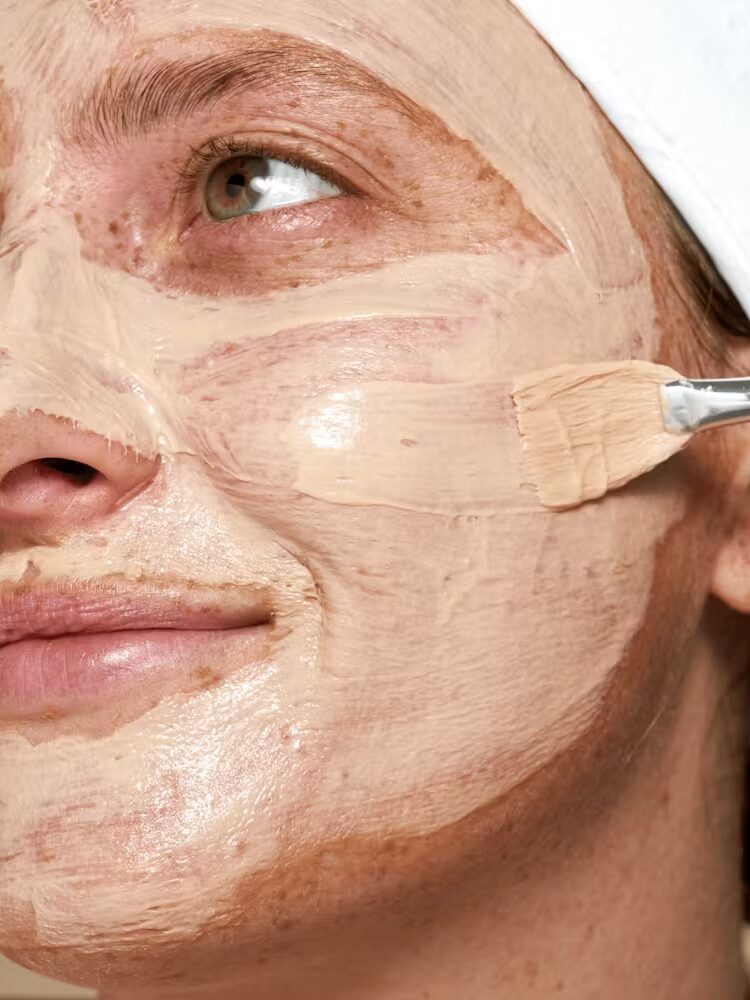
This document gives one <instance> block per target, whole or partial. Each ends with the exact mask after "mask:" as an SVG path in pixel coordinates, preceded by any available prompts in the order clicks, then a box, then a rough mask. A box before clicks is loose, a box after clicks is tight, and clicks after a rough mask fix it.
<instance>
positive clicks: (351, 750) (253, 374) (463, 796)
mask: <svg viewBox="0 0 750 1000" xmlns="http://www.w3.org/2000/svg"><path fill="white" fill-rule="evenodd" d="M485 335H486V331H485V330H484V328H483V327H482V326H481V325H480V324H479V323H478V322H475V321H472V320H468V319H467V320H439V321H425V320H418V321H417V320H413V321H409V320H403V319H401V320H380V321H377V322H374V321H368V322H358V323H352V322H347V323H343V322H342V323H332V324H327V325H321V326H315V327H309V328H303V329H295V330H293V331H289V332H288V333H281V334H277V335H275V336H274V337H271V338H266V339H265V340H260V341H257V340H256V341H248V342H246V343H235V344H225V345H224V346H223V347H221V348H220V349H217V350H216V351H214V352H213V353H212V354H210V355H206V356H203V357H200V358H196V359H194V360H193V361H192V362H191V363H190V364H189V365H186V366H183V367H182V368H181V369H180V371H179V372H178V373H173V375H172V377H174V378H176V380H177V382H178V391H179V392H180V393H181V394H182V395H183V396H186V397H187V398H188V399H189V403H190V407H189V411H190V417H189V421H190V428H189V433H190V436H191V438H192V440H193V441H195V442H198V443H199V455H200V457H201V458H202V459H203V460H204V461H205V462H206V465H207V468H208V469H209V474H210V476H211V477H212V479H213V482H214V484H215V485H216V486H217V488H218V489H219V490H220V491H221V492H222V493H224V494H225V495H226V496H228V497H229V498H230V499H231V500H232V502H233V503H234V504H235V505H236V506H237V507H238V508H239V509H240V510H241V511H242V513H243V514H244V515H246V516H248V517H251V518H253V519H255V520H258V521H259V522H260V523H261V524H263V525H264V526H265V527H267V528H269V529H270V530H271V531H272V532H273V533H274V534H275V536H276V537H277V538H278V539H279V541H280V543H281V545H282V546H283V547H285V548H288V549H289V551H292V552H294V554H295V555H297V556H298V558H300V560H301V561H303V562H304V563H305V565H306V566H307V567H308V568H309V570H310V573H311V575H312V578H313V580H314V581H315V586H316V591H317V593H318V597H319V600H320V604H321V623H322V624H321V627H322V636H321V639H320V643H319V644H318V645H317V646H316V649H315V658H316V673H317V675H318V678H319V682H316V683H318V687H317V689H316V700H317V703H318V712H319V717H318V720H317V725H318V726H319V729H320V731H325V732H326V733H327V739H326V747H325V751H324V754H325V756H326V757H327V758H328V759H329V761H330V762H331V765H332V766H330V767H328V768H322V769H321V772H320V774H321V777H320V779H319V780H320V781H321V782H322V783H323V785H325V784H326V782H330V786H331V787H330V788H329V789H327V790H326V789H324V788H321V789H320V795H319V798H318V801H320V802H323V801H328V802H329V803H330V802H333V801H335V800H337V799H338V798H339V797H340V796H341V794H342V792H341V788H342V787H343V786H342V783H341V780H340V778H341V773H342V771H344V770H345V771H346V774H347V777H348V780H347V787H348V788H349V789H356V800H352V801H351V802H349V803H348V805H349V807H350V808H351V810H352V811H351V815H350V816H349V817H348V822H349V823H351V824H353V825H354V826H356V827H358V828H361V827H362V826H364V827H365V828H367V826H368V823H369V820H368V816H367V811H368V806H369V805H372V803H373V802H377V801H378V800H379V799H382V797H383V795H384V794H385V793H386V791H387V793H388V795H389V796H390V795H403V796H409V797H410V799H412V797H413V796H415V795H422V794H424V797H425V811H424V812H421V813H420V811H419V809H418V808H416V805H415V808H414V811H413V813H412V819H411V820H410V821H409V822H413V823H414V824H415V827H416V828H417V829H419V830H420V831H422V830H424V829H430V828H432V827H434V826H436V825H441V824H442V823H446V822H450V821H451V820H453V819H456V818H457V817H458V816H460V815H463V814H464V813H465V812H466V811H467V810H468V809H469V808H472V807H473V806H475V805H476V804H478V803H479V802H482V801H484V800H486V798H487V797H488V796H490V795H496V794H498V793H501V792H503V791H507V790H509V789H510V788H512V787H513V786H514V785H516V784H518V783H519V782H520V781H522V780H523V778H524V777H526V776H527V775H528V774H530V773H531V772H533V771H534V770H535V769H537V768H538V767H540V766H541V765H543V764H544V763H545V762H546V761H548V760H550V759H551V758H553V757H554V756H555V755H557V754H558V753H560V752H562V751H563V750H564V749H565V748H566V747H568V746H570V745H571V744H572V743H573V742H575V741H576V739H577V738H578V737H579V736H580V734H581V733H582V732H583V731H584V729H585V728H586V726H587V725H590V723H591V721H592V719H593V718H594V717H595V716H596V714H597V711H598V709H599V707H600V705H601V702H602V699H603V697H604V696H605V694H606V692H607V690H608V688H609V685H610V682H611V681H612V679H613V677H614V675H615V673H616V670H617V667H618V666H619V665H620V664H621V662H622V661H623V657H624V654H625V651H626V649H627V646H628V644H629V643H630V642H631V640H632V639H633V637H634V635H636V633H637V632H638V630H639V629H640V628H641V626H642V623H643V621H644V618H645V616H646V613H647V608H648V604H649V590H650V584H651V578H652V574H653V569H654V550H655V546H656V543H657V541H658V539H659V538H660V537H661V535H662V534H663V533H664V532H665V531H666V530H667V528H668V527H669V525H670V524H671V523H672V522H673V520H674V518H675V517H676V516H677V514H678V511H677V510H676V509H675V506H674V504H673V503H672V501H671V500H669V501H667V502H664V503H663V504H661V503H655V504H654V505H652V507H651V510H650V512H649V516H648V519H647V520H648V524H646V523H645V522H644V517H643V510H642V507H643V502H642V500H641V499H639V497H638V495H637V493H634V494H632V495H631V494H626V493H621V494H620V495H619V496H618V497H617V498H616V499H615V500H614V501H613V500H611V499H610V500H605V501H604V502H602V503H601V504H599V505H597V506H596V507H594V506H593V505H590V506H589V507H587V508H583V509H582V510H580V511H575V512H571V513H569V514H564V515H556V514H550V513H549V512H547V511H544V510H543V509H542V508H541V507H540V506H539V505H538V503H537V501H536V500H535V498H534V496H533V494H532V493H531V492H530V491H528V490H526V489H525V488H524V487H523V486H522V484H521V482H520V465H521V449H520V443H519V439H518V434H517V431H516V428H515V422H514V419H513V414H512V411H511V407H510V404H509V401H508V388H507V385H506V384H505V383H504V382H503V381H502V378H500V377H497V378H493V376H495V375H496V372H497V370H498V366H488V367H487V369H486V378H484V379H482V377H481V368H480V367H479V366H478V365H477V363H476V357H477V351H476V350H475V349H474V348H475V347H476V342H477V341H482V340H483V338H484V337H485ZM353 720H356V725H354V724H353ZM326 775H327V777H326ZM459 777H460V778H461V779H462V780H461V782H460V783H457V781H456V779H457V778H459ZM436 782H438V783H439V784H440V786H441V787H442V788H445V789H447V790H446V792H445V794H444V795H443V794H441V796H439V797H438V796H434V795H431V794H430V791H429V790H430V789H431V788H434V787H435V783H436ZM347 794H353V793H351V792H350V793H347ZM413 804H414V802H413ZM337 808H338V809H339V810H341V809H344V805H343V804H342V803H341V802H339V803H338V807H337ZM337 814H338V813H337ZM341 814H342V815H343V813H341ZM375 814H376V815H378V816H380V814H379V813H377V811H376V813H375ZM381 818H382V817H381Z"/></svg>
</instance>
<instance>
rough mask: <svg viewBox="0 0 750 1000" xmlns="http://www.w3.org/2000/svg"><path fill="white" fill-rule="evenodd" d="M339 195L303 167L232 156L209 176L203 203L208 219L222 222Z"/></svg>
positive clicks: (270, 159) (334, 187)
mask: <svg viewBox="0 0 750 1000" xmlns="http://www.w3.org/2000/svg"><path fill="white" fill-rule="evenodd" d="M341 193H342V191H341V189H340V188H339V187H337V186H336V185H335V184H333V183H331V181H328V180H326V179H325V178H324V177H320V176H319V175H318V174H316V173H314V171H312V170H307V169H306V168H305V167H299V166H294V165H293V164H291V163H287V162H285V161H284V160H275V159H273V158H271V157H269V156H233V157H232V158H231V159H229V160H224V161H223V163H220V164H219V165H218V166H217V167H216V168H215V169H214V170H213V172H212V173H211V175H210V177H209V178H208V181H207V183H206V190H205V195H204V200H205V206H206V209H207V210H208V214H209V215H210V216H211V218H212V219H216V220H217V221H221V220H224V219H234V218H236V217H237V216H238V215H252V214H254V213H256V212H263V211H265V210H266V209H269V208H280V207H281V206H282V205H297V204H299V203H300V202H304V201H317V200H318V199H319V198H331V197H333V196H334V195H338V194H341Z"/></svg>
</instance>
